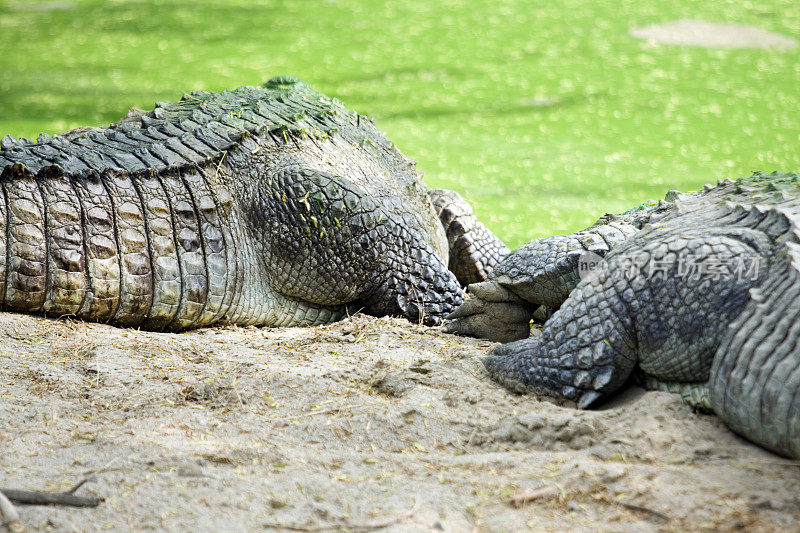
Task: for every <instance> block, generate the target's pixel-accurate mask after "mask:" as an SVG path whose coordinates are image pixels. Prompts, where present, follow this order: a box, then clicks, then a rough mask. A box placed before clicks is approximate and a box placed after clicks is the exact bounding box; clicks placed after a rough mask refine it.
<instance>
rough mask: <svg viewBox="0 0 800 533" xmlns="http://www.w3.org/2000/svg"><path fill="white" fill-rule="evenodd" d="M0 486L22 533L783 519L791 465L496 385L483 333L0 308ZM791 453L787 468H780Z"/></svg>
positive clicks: (697, 418) (638, 406) (703, 427)
mask: <svg viewBox="0 0 800 533" xmlns="http://www.w3.org/2000/svg"><path fill="white" fill-rule="evenodd" d="M0 343H2V344H1V345H2V353H3V357H2V358H1V359H0V449H1V450H2V454H0V487H6V488H16V489H30V490H47V491H63V490H66V489H68V488H69V487H71V486H72V485H73V484H74V483H75V482H77V481H79V480H81V479H83V478H85V477H86V476H94V477H93V479H92V480H91V481H90V482H88V483H87V484H86V485H84V486H83V487H81V488H80V490H79V491H78V494H84V495H96V496H102V497H104V498H105V502H104V503H102V504H101V505H100V506H99V507H97V508H95V509H71V508H63V507H20V508H19V510H20V511H21V515H22V521H23V522H24V523H25V524H26V526H27V527H28V530H29V531H38V530H57V531H73V530H74V531H93V530H105V529H116V530H128V529H157V530H182V531H188V530H196V531H207V530H262V529H264V528H271V529H280V526H281V525H283V526H287V527H290V528H292V529H293V530H298V529H299V530H303V529H307V530H312V531H320V530H337V529H339V530H352V531H364V530H375V529H385V530H388V531H409V530H421V531H426V530H427V531H475V530H477V531H510V530H520V529H524V528H526V527H527V528H532V529H534V530H537V529H539V530H563V529H565V528H568V529H570V530H577V531H580V530H586V531H594V530H597V529H602V530H609V529H610V530H614V531H628V530H642V529H647V530H652V529H678V530H686V529H688V530H695V529H708V530H718V529H726V528H727V529H734V528H740V527H746V528H751V529H755V530H758V529H759V528H761V529H764V530H774V529H787V528H791V527H796V524H797V523H798V520H799V519H800V511H799V509H800V496H798V494H800V469H798V466H797V465H795V464H793V463H791V462H789V461H786V460H784V459H781V458H779V457H776V456H774V455H772V454H770V453H767V452H765V451H763V450H762V449H760V448H758V447H756V446H754V445H752V444H749V443H747V442H745V441H743V440H741V439H739V438H738V437H736V436H735V435H733V434H732V433H731V432H729V431H728V430H727V429H726V428H725V427H724V426H723V425H722V424H721V423H720V422H719V420H718V419H717V418H716V417H714V416H709V415H700V414H696V413H693V412H692V411H691V409H689V408H688V407H687V406H685V405H684V404H683V403H681V401H680V400H679V399H678V398H676V397H674V396H672V395H669V394H666V393H650V392H644V391H642V390H640V389H636V388H632V389H629V390H627V391H625V392H624V393H623V394H622V395H620V396H619V397H618V398H616V399H615V400H614V401H613V402H612V403H611V404H609V405H606V406H604V407H603V409H602V410H599V411H577V410H574V409H572V408H571V407H569V406H566V405H564V406H559V405H555V404H553V403H550V402H548V401H542V400H538V399H536V398H534V397H531V396H519V395H515V394H512V393H509V392H507V391H506V390H505V389H503V388H501V387H499V386H497V385H496V384H494V383H493V382H491V381H489V380H488V379H487V377H486V375H485V373H484V371H483V368H482V366H481V364H480V360H479V356H480V355H482V354H483V353H485V352H486V350H487V348H488V347H489V344H488V343H486V342H484V341H479V340H474V339H465V338H460V337H455V336H452V335H447V334H444V333H441V332H440V331H439V330H437V329H433V328H424V327H420V326H414V325H411V324H409V323H407V322H405V321H403V320H399V319H376V318H370V317H365V316H356V317H353V318H350V319H348V320H345V321H343V322H340V323H337V324H333V325H330V326H325V327H316V328H282V329H253V328H245V329H241V328H213V329H204V330H200V331H193V332H189V333H184V334H170V333H149V332H140V331H133V330H124V329H117V328H112V327H108V326H104V325H98V324H83V323H74V322H68V321H67V322H64V321H53V320H47V319H42V318H37V317H30V316H21V315H12V314H0ZM787 465H792V466H787Z"/></svg>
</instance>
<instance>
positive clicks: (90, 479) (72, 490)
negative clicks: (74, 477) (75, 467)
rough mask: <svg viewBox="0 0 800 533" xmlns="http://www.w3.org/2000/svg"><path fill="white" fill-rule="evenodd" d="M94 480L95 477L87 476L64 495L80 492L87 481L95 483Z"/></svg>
mask: <svg viewBox="0 0 800 533" xmlns="http://www.w3.org/2000/svg"><path fill="white" fill-rule="evenodd" d="M94 480H95V477H94V476H86V477H85V478H83V479H82V480H80V481H78V482H77V483H75V484H74V485H73V486H72V488H71V489H69V490H68V491H66V492H65V493H64V494H75V491H76V490H78V489H79V488H81V487H82V486H83V484H84V483H86V482H87V481H94Z"/></svg>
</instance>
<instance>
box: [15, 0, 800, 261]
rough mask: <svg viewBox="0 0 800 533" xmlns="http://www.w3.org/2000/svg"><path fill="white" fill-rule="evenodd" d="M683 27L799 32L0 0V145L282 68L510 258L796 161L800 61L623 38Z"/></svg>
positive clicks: (453, 7) (697, 12)
mask: <svg viewBox="0 0 800 533" xmlns="http://www.w3.org/2000/svg"><path fill="white" fill-rule="evenodd" d="M42 7H46V8H50V9H42ZM53 7H56V8H59V9H52V8H53ZM680 18H697V19H703V20H708V21H719V22H740V23H750V24H756V25H758V26H760V27H762V28H764V29H766V30H771V31H776V32H779V33H781V34H783V35H787V36H792V37H795V38H800V3H798V2H797V0H765V1H742V0H718V1H715V2H710V1H709V2H698V1H675V2H632V1H623V0H614V1H602V0H601V1H599V2H586V1H582V0H552V1H550V2H530V1H527V0H486V1H484V0H447V1H444V2H430V1H426V0H406V1H404V2H391V1H387V2H375V1H369V0H342V1H338V0H337V1H321V0H297V1H285V2H283V1H257V0H247V1H242V0H225V1H212V0H197V1H195V0H193V1H174V2H172V1H141V2H137V1H130V0H124V1H74V2H67V1H63V2H60V3H58V2H49V3H47V4H45V5H42V4H38V3H36V2H19V1H13V2H12V1H8V0H0V132H2V134H5V133H11V134H13V135H15V136H35V135H36V134H37V133H38V132H39V131H45V132H48V133H54V132H57V131H61V130H64V129H66V128H69V127H73V126H79V125H96V124H103V123H110V122H112V121H115V120H117V119H119V118H120V117H121V116H123V115H124V114H125V112H126V111H127V109H128V108H130V107H131V106H139V107H143V108H151V107H152V105H153V102H155V101H156V100H166V99H175V98H178V97H179V96H180V94H181V93H182V92H184V91H186V90H189V89H207V90H219V89H224V88H233V87H237V86H239V85H245V84H250V85H252V84H258V83H262V82H263V81H265V80H267V79H268V78H270V77H271V76H273V75H276V74H293V75H296V76H299V77H301V78H303V79H304V80H305V81H307V82H308V83H310V84H311V85H313V86H314V87H316V88H318V89H319V90H321V91H322V92H325V93H327V94H330V95H333V96H337V97H338V98H339V99H341V100H342V101H343V102H345V104H347V105H348V106H349V107H352V108H355V109H357V110H359V111H360V112H362V113H366V114H369V115H372V116H374V117H375V119H376V122H377V124H378V125H379V127H381V128H382V129H383V130H384V131H386V132H387V133H388V135H389V137H390V138H391V139H392V140H393V141H394V142H395V143H396V144H397V145H398V146H399V147H400V149H401V150H403V151H404V152H405V153H406V154H407V155H409V156H411V157H413V158H415V159H417V160H418V161H419V168H420V169H422V170H423V171H424V172H425V179H426V181H427V183H428V184H429V185H431V186H442V187H450V188H454V189H457V190H459V191H461V192H462V193H464V194H465V196H466V197H467V198H468V199H470V200H471V201H472V202H473V203H474V204H475V206H476V211H477V212H478V215H479V216H480V217H481V218H482V219H483V220H485V221H486V222H487V223H488V225H489V226H490V227H491V228H492V229H493V230H494V231H496V232H497V233H498V234H499V235H500V236H501V237H502V238H504V239H505V240H507V241H508V243H509V244H510V245H511V246H512V247H513V246H517V245H519V244H521V243H522V242H524V241H526V240H528V239H530V238H533V237H539V236H543V235H549V234H554V233H560V232H566V231H573V230H576V229H580V228H582V227H585V226H586V225H588V224H590V223H591V222H593V221H594V220H595V219H596V218H597V217H598V216H599V215H602V214H603V213H605V212H613V211H621V210H624V209H626V208H628V207H630V206H633V205H635V204H637V203H640V202H641V201H643V200H646V199H649V198H654V197H660V196H662V195H663V194H664V193H665V192H666V190H668V189H684V190H686V189H693V188H697V187H699V186H701V185H702V184H703V183H705V182H711V181H715V180H716V179H717V178H719V177H725V176H733V177H740V176H745V175H748V174H749V173H750V172H751V171H753V170H765V171H771V170H775V169H780V170H798V168H800V48H795V49H793V50H789V51H786V52H779V51H771V50H709V49H703V48H690V47H651V46H649V45H647V44H646V43H644V42H642V41H639V40H637V39H635V38H633V37H630V36H629V34H628V30H629V28H631V27H635V26H642V25H647V24H652V23H657V22H667V21H672V20H677V19H680Z"/></svg>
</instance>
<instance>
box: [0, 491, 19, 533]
mask: <svg viewBox="0 0 800 533" xmlns="http://www.w3.org/2000/svg"><path fill="white" fill-rule="evenodd" d="M0 526H2V527H4V528H6V529H8V531H12V532H13V533H22V532H23V531H25V526H23V525H22V522H20V521H19V513H18V512H17V510H16V508H15V507H14V505H13V504H12V503H11V501H10V500H9V499H8V497H6V495H5V494H3V491H0Z"/></svg>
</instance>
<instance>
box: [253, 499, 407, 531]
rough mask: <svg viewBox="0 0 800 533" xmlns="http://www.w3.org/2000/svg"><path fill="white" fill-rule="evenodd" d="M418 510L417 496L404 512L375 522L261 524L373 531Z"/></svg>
mask: <svg viewBox="0 0 800 533" xmlns="http://www.w3.org/2000/svg"><path fill="white" fill-rule="evenodd" d="M418 510H419V498H415V499H414V506H413V507H411V509H409V510H408V511H406V512H405V513H402V514H399V515H397V516H395V517H394V518H389V519H387V520H382V521H377V522H364V523H361V524H359V523H351V522H340V523H338V524H328V525H322V526H302V525H299V524H281V523H278V522H275V523H269V522H268V523H265V524H263V526H264V527H265V528H267V529H290V530H292V531H311V532H313V531H328V530H333V529H357V530H361V531H373V530H376V529H383V528H385V527H389V526H392V525H394V524H398V523H400V522H402V521H404V520H407V519H408V518H411V516H413V515H414V513H416V512H417V511H418Z"/></svg>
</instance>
